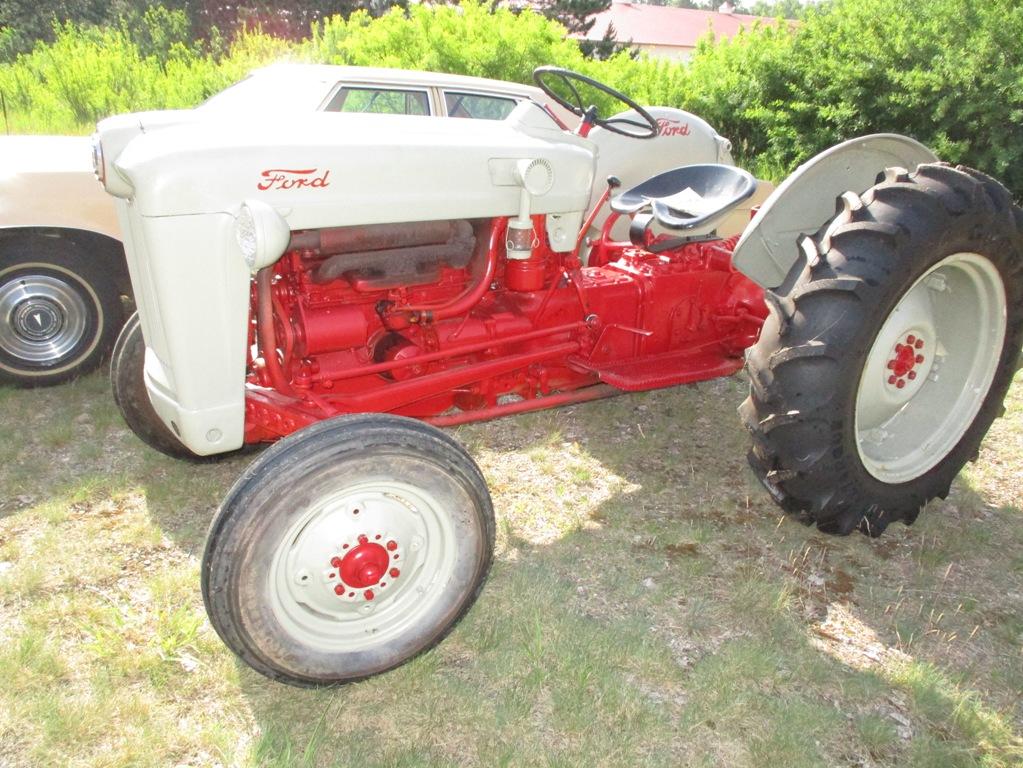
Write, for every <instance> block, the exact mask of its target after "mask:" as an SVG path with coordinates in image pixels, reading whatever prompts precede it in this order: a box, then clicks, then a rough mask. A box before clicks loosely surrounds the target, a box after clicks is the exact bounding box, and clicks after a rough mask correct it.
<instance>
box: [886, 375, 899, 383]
mask: <svg viewBox="0 0 1023 768" xmlns="http://www.w3.org/2000/svg"><path fill="white" fill-rule="evenodd" d="M896 381H898V377H897V376H894V375H892V376H889V377H888V383H889V384H894V383H895V382H896Z"/></svg>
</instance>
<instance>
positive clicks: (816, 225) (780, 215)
mask: <svg viewBox="0 0 1023 768" xmlns="http://www.w3.org/2000/svg"><path fill="white" fill-rule="evenodd" d="M937 160H938V157H937V156H936V155H935V154H934V153H933V152H932V151H931V150H929V149H928V148H927V147H925V146H924V145H923V144H921V143H920V142H918V141H916V140H914V139H911V138H909V137H908V136H900V135H898V134H894V133H876V134H872V135H870V136H862V137H860V138H856V139H850V140H849V141H846V142H843V143H841V144H836V145H835V146H833V147H831V148H830V149H826V150H824V151H823V152H821V153H820V154H819V155H817V156H816V157H814V158H812V159H810V160H808V161H807V162H805V163H803V164H802V165H801V166H799V168H797V169H796V170H795V172H794V173H792V174H791V175H790V176H789V177H788V178H787V179H785V181H783V182H782V183H781V184H780V185H779V186H778V188H777V189H776V190H774V192H773V193H772V194H771V196H770V197H768V198H767V200H765V201H764V204H763V205H762V206H761V207H760V211H759V212H758V213H757V215H756V216H755V217H754V218H753V220H752V221H751V222H750V223H749V226H748V227H746V230H745V231H744V232H743V235H742V237H741V238H740V239H739V244H738V245H737V246H736V247H735V251H734V253H733V254H732V262H733V263H734V264H735V267H736V269H738V270H739V271H740V272H742V273H743V274H744V275H746V276H747V277H748V278H750V279H751V280H753V281H754V282H756V283H758V284H759V285H761V286H763V287H764V288H776V287H778V286H779V285H781V283H782V282H783V281H784V280H785V276H786V275H787V274H788V273H789V270H791V269H792V266H793V265H794V264H795V263H796V260H797V259H798V258H799V255H800V251H799V248H798V247H797V245H796V243H797V241H798V240H799V237H800V235H803V234H807V235H810V234H813V233H814V232H816V231H817V230H818V229H820V227H821V226H822V225H823V224H824V223H825V222H827V221H828V220H830V219H831V218H832V217H833V216H834V215H835V200H836V198H838V197H839V196H840V195H841V194H842V193H843V192H848V191H852V192H855V193H857V194H862V193H863V192H865V191H866V190H867V189H869V188H870V187H872V186H873V185H874V184H875V183H876V182H877V177H878V174H880V173H882V172H884V170H885V169H886V168H892V167H901V168H906V169H908V170H910V171H912V170H915V169H916V167H917V166H918V165H920V164H921V163H933V162H937Z"/></svg>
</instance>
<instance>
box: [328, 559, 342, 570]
mask: <svg viewBox="0 0 1023 768" xmlns="http://www.w3.org/2000/svg"><path fill="white" fill-rule="evenodd" d="M330 564H331V565H332V566H334V567H335V568H340V567H341V558H340V557H332V558H330Z"/></svg>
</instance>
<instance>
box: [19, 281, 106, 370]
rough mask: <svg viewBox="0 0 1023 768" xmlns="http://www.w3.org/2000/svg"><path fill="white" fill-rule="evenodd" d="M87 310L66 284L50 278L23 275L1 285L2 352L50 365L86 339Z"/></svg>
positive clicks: (29, 361) (79, 297) (75, 293)
mask: <svg viewBox="0 0 1023 768" xmlns="http://www.w3.org/2000/svg"><path fill="white" fill-rule="evenodd" d="M87 319H88V310H87V309H86V306H85V302H84V301H83V300H82V297H81V296H80V295H79V294H78V292H77V291H75V290H74V289H73V288H72V287H71V286H70V285H69V284H68V283H67V282H65V281H64V280H61V279H59V278H57V277H53V276H51V275H21V276H18V277H16V278H13V279H11V280H10V281H9V282H7V283H4V284H2V285H0V351H3V352H5V353H7V354H8V355H10V356H11V357H15V358H18V359H20V360H24V361H26V362H28V363H34V364H40V365H49V364H53V363H54V362H56V361H57V360H59V359H60V358H62V357H63V356H64V355H66V354H68V353H69V352H71V351H72V350H73V349H74V348H75V346H76V345H77V344H78V343H79V342H80V341H81V339H82V337H83V336H84V335H85V331H86V325H87Z"/></svg>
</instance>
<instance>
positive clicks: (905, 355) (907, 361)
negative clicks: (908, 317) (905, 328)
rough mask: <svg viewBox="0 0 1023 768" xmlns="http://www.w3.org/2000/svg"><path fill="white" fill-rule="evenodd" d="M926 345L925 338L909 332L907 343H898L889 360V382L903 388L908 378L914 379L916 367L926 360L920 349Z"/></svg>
mask: <svg viewBox="0 0 1023 768" xmlns="http://www.w3.org/2000/svg"><path fill="white" fill-rule="evenodd" d="M923 347H924V340H923V339H921V338H918V337H916V336H914V335H913V334H909V335H908V336H906V341H905V343H902V342H900V343H898V344H896V345H895V349H893V350H892V352H893V354H892V357H891V359H889V360H888V371H889V374H888V384H890V385H891V386H894V387H896V388H897V389H902V388H903V387H905V386H906V379H909V380H910V381H912V380H913V379H915V378H916V377H917V371H916V367H917V366H918V365H921V364H922V363H923V362H924V356H923V354H921V352H920V350H922V349H923Z"/></svg>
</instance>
